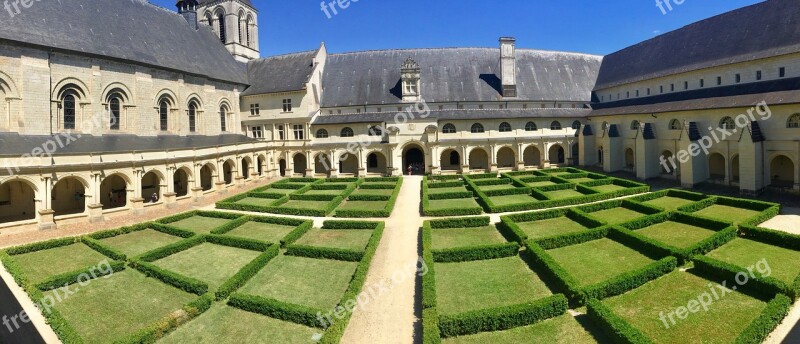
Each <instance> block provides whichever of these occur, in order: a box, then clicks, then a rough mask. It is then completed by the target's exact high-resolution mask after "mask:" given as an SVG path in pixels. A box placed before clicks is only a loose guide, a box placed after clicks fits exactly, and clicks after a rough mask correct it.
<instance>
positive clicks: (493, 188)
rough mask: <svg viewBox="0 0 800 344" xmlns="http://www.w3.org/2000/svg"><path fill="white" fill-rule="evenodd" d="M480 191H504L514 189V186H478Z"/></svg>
mask: <svg viewBox="0 0 800 344" xmlns="http://www.w3.org/2000/svg"><path fill="white" fill-rule="evenodd" d="M478 188H479V189H481V191H493V190H505V189H514V186H513V185H511V184H510V183H509V184H500V185H483V186H478Z"/></svg>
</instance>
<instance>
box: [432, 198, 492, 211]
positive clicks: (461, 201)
mask: <svg viewBox="0 0 800 344" xmlns="http://www.w3.org/2000/svg"><path fill="white" fill-rule="evenodd" d="M428 208H429V209H430V210H439V209H452V208H480V206H479V205H478V202H475V199H474V198H456V199H442V200H430V201H429V203H428Z"/></svg>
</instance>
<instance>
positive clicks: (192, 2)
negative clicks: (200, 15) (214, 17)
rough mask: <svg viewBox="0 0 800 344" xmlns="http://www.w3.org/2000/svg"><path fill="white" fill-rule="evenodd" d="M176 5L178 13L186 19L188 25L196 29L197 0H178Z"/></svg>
mask: <svg viewBox="0 0 800 344" xmlns="http://www.w3.org/2000/svg"><path fill="white" fill-rule="evenodd" d="M176 6H177V7H178V14H180V15H182V16H183V19H186V22H188V23H189V26H190V27H192V28H193V29H195V30H197V28H198V27H197V0H179V1H178V4H177V5H176Z"/></svg>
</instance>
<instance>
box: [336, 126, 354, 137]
mask: <svg viewBox="0 0 800 344" xmlns="http://www.w3.org/2000/svg"><path fill="white" fill-rule="evenodd" d="M339 136H341V137H353V129H350V127H345V128H344V129H342V134H341V135H339Z"/></svg>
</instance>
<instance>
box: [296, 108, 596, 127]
mask: <svg viewBox="0 0 800 344" xmlns="http://www.w3.org/2000/svg"><path fill="white" fill-rule="evenodd" d="M590 111H591V110H589V109H529V110H435V111H431V113H430V115H429V116H428V117H427V118H426V119H429V120H470V119H473V120H478V119H500V118H581V117H586V115H588V114H589V112H590ZM396 114H397V113H395V112H381V113H359V114H347V115H320V116H317V117H316V118H314V121H313V122H312V123H311V124H314V125H324V124H346V123H381V122H394V121H395V115H396ZM404 118H410V117H404Z"/></svg>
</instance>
